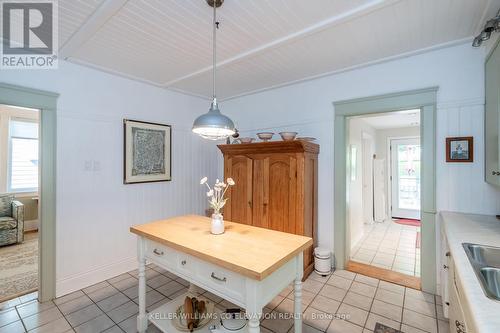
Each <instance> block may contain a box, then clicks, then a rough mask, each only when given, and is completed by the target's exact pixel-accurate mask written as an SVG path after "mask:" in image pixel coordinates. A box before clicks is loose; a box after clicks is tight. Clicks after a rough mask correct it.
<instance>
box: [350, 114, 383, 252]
mask: <svg viewBox="0 0 500 333" xmlns="http://www.w3.org/2000/svg"><path fill="white" fill-rule="evenodd" d="M347 126H348V128H349V130H348V131H349V148H348V149H349V150H350V147H351V146H355V147H356V171H355V172H356V179H355V180H352V179H351V178H350V177H348V184H347V186H348V192H349V193H348V198H349V200H348V202H347V215H348V219H349V229H348V230H349V233H350V236H351V248H353V247H355V246H356V244H357V243H358V242H359V241H360V240H361V238H362V237H363V232H364V230H363V229H364V228H363V226H364V223H365V222H366V221H365V219H364V210H363V182H364V181H363V167H364V163H365V162H366V161H365V160H364V158H363V157H364V152H363V133H366V134H368V135H370V136H371V137H372V138H373V139H374V140H375V136H376V131H375V129H374V128H373V127H371V126H370V125H369V124H368V123H366V122H365V121H364V120H363V119H361V118H352V119H349V121H348V125H347ZM373 151H375V142H373ZM349 154H350V152H349ZM349 156H350V155H349ZM348 172H349V173H350V172H351V170H350V169H349V170H348Z"/></svg>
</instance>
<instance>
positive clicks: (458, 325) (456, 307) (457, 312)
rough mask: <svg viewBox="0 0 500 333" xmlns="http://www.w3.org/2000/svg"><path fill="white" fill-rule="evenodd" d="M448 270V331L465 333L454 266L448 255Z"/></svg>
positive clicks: (465, 328)
mask: <svg viewBox="0 0 500 333" xmlns="http://www.w3.org/2000/svg"><path fill="white" fill-rule="evenodd" d="M449 263H450V266H449V270H448V293H449V298H450V300H449V302H450V306H449V308H448V319H449V321H450V333H467V326H466V323H465V315H464V311H463V309H462V305H461V304H460V296H459V294H458V293H459V290H458V288H457V285H456V282H455V267H454V263H453V258H451V257H450V260H449Z"/></svg>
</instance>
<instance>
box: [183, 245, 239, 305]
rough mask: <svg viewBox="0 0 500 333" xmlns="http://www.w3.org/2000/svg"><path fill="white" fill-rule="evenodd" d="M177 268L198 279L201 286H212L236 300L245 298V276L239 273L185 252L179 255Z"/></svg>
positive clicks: (195, 279) (216, 290)
mask: <svg viewBox="0 0 500 333" xmlns="http://www.w3.org/2000/svg"><path fill="white" fill-rule="evenodd" d="M177 270H178V271H179V272H180V273H183V274H185V275H186V276H190V277H191V278H192V279H193V280H194V281H197V282H198V283H199V285H200V287H206V288H211V289H213V291H215V292H219V293H222V294H224V295H228V296H230V297H232V298H233V299H234V300H238V301H243V300H244V297H243V296H244V291H245V278H244V277H243V276H241V275H239V274H237V273H233V272H231V271H228V270H226V269H224V268H221V267H219V266H217V265H215V264H211V263H208V262H205V261H202V260H199V259H197V258H195V257H193V256H191V255H188V254H184V253H179V254H178V256H177ZM195 284H196V282H195Z"/></svg>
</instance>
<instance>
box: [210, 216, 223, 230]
mask: <svg viewBox="0 0 500 333" xmlns="http://www.w3.org/2000/svg"><path fill="white" fill-rule="evenodd" d="M210 232H211V233H212V234H214V235H220V234H223V233H224V216H222V214H220V213H215V214H212V226H211V228H210Z"/></svg>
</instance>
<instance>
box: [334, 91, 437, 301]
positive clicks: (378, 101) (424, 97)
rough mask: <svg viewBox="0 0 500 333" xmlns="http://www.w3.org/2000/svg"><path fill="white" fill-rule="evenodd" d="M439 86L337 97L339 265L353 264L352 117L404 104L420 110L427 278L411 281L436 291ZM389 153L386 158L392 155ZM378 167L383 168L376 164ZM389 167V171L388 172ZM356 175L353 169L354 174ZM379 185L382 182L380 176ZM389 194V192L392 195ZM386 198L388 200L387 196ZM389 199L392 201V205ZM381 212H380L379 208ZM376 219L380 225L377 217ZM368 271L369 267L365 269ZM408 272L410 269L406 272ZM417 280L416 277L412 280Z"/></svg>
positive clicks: (423, 272)
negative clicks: (345, 98)
mask: <svg viewBox="0 0 500 333" xmlns="http://www.w3.org/2000/svg"><path fill="white" fill-rule="evenodd" d="M437 90H438V89H437V88H435V87H434V88H428V89H421V90H414V91H408V92H400V93H393V94H387V95H380V96H373V97H366V98H359V99H353V100H347V101H339V102H334V103H333V105H334V110H335V122H334V125H335V128H334V159H335V162H334V169H335V172H334V175H335V177H334V184H335V186H334V251H335V260H336V267H337V269H346V268H347V269H352V268H354V267H352V265H351V263H350V257H351V245H352V244H351V238H350V237H349V236H350V234H351V230H350V225H349V223H348V219H349V211H348V208H349V207H350V203H348V202H347V201H346V200H345V198H346V194H347V196H349V193H350V192H349V177H347V175H348V174H351V173H349V161H348V158H349V155H348V154H347V152H348V151H349V150H348V147H349V144H348V143H349V135H350V132H349V126H348V123H349V118H352V117H360V116H368V115H373V114H378V113H387V112H393V111H402V110H412V109H419V110H420V116H419V117H420V138H421V147H422V149H421V189H420V192H421V198H420V202H421V207H420V219H421V240H420V241H421V246H422V250H421V263H420V272H421V273H420V275H421V280H420V281H418V283H413V284H412V285H411V287H413V288H416V289H422V290H424V291H426V292H431V293H434V292H435V291H436V277H437V276H436V233H435V223H436V221H435V214H436V207H435V162H434V161H435V121H436V120H435V111H436V95H437ZM387 160H388V159H386V161H387ZM380 164H381V163H380V162H374V173H378V172H379V171H380ZM376 169H377V170H376ZM386 173H387V172H386ZM351 175H352V174H351ZM374 184H377V186H379V185H380V182H374ZM386 199H388V197H386ZM382 201H383V200H382ZM388 201H389V200H386V203H385V204H386V205H388ZM376 211H377V208H375V214H374V215H375V216H378V217H380V215H378V214H377V213H376ZM374 225H377V223H375V224H374ZM365 273H368V274H369V272H365ZM403 277H407V275H403ZM414 279H415V278H414V277H413V279H406V278H403V279H400V276H397V277H396V278H393V277H388V278H387V279H386V280H387V281H391V282H395V283H399V284H406V283H407V282H408V281H409V280H413V281H414ZM410 282H411V281H410Z"/></svg>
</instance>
